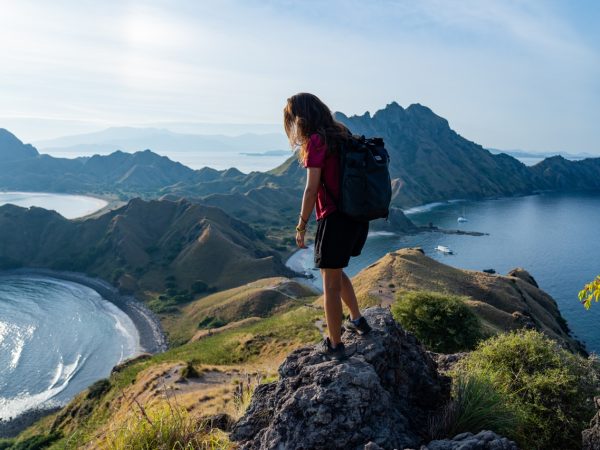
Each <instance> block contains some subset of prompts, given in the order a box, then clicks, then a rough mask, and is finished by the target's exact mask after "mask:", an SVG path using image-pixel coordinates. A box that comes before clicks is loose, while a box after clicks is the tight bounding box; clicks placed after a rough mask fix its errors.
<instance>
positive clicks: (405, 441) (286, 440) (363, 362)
mask: <svg viewBox="0 0 600 450" xmlns="http://www.w3.org/2000/svg"><path fill="white" fill-rule="evenodd" d="M364 316H365V317H366V318H367V320H368V321H369V323H370V324H371V325H372V327H373V330H372V331H371V333H370V334H369V335H367V336H358V335H354V334H350V333H347V334H345V335H344V342H345V344H346V348H347V353H348V355H349V358H348V359H347V360H345V361H342V362H339V361H335V360H328V359H327V358H326V357H324V356H323V355H321V354H320V353H319V352H318V351H317V350H316V348H315V347H314V346H310V347H303V348H300V349H298V350H295V351H294V352H292V353H291V354H290V355H289V356H288V357H287V358H286V360H285V361H284V362H283V364H282V365H281V366H280V368H279V374H280V379H279V381H277V382H273V383H269V384H263V385H260V386H258V387H257V389H256V391H255V393H254V396H253V398H252V402H251V404H250V407H249V409H248V411H247V412H246V414H245V415H244V416H243V417H242V418H241V419H240V420H239V421H238V422H237V424H236V425H235V426H234V428H233V432H232V434H231V439H232V440H234V441H237V442H239V443H240V448H242V449H246V450H257V449H315V450H316V449H327V450H332V449H363V448H364V446H365V445H366V444H367V443H369V442H372V443H374V444H377V445H378V446H380V447H382V448H385V449H394V448H398V449H404V448H408V447H417V448H418V446H419V445H420V444H421V443H423V442H426V432H427V422H428V418H429V417H430V415H432V414H434V413H435V412H436V411H437V410H438V408H440V407H441V406H442V405H443V404H444V403H446V402H447V401H448V399H449V379H448V378H446V377H445V376H442V375H439V374H438V372H437V370H436V364H435V362H434V361H433V360H432V359H431V357H430V356H429V355H428V354H427V353H426V351H425V350H424V349H423V347H422V346H421V345H420V344H419V342H418V341H417V339H416V338H415V337H414V336H413V335H412V334H410V333H407V332H405V331H404V330H403V329H402V328H401V327H400V326H399V325H398V324H397V323H396V322H395V321H394V320H393V318H392V315H391V313H390V312H389V310H388V309H386V308H380V307H375V308H369V309H367V310H366V311H365V312H364Z"/></svg>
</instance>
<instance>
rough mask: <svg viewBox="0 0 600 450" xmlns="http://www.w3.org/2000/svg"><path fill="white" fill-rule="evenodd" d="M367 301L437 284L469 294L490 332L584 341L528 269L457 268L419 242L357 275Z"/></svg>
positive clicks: (439, 288) (576, 344)
mask: <svg viewBox="0 0 600 450" xmlns="http://www.w3.org/2000/svg"><path fill="white" fill-rule="evenodd" d="M353 284H354V287H355V290H356V295H357V297H358V298H359V301H360V303H361V304H362V305H363V306H366V305H374V304H377V305H379V304H382V305H390V304H391V303H392V302H394V301H395V299H396V297H397V295H398V293H400V292H401V291H414V290H433V291H438V292H443V293H449V294H455V295H464V296H467V297H469V298H470V300H469V301H468V302H467V303H468V306H469V307H470V308H471V309H472V311H473V312H474V313H475V315H476V316H477V317H478V318H479V319H480V321H481V323H482V325H483V326H484V329H485V330H486V332H487V333H488V334H496V333H500V332H504V331H510V330H515V329H519V328H523V327H526V328H535V329H537V330H540V331H543V332H544V333H546V334H547V335H548V336H550V337H552V338H554V339H556V340H558V341H562V342H564V343H565V344H566V345H567V346H568V347H569V348H570V349H572V350H574V351H580V350H582V349H583V346H582V345H581V344H580V343H579V342H577V341H576V340H574V339H573V338H572V337H571V336H570V332H569V328H568V326H567V324H566V321H565V320H564V318H563V317H562V316H561V314H560V311H559V309H558V306H557V304H556V301H555V300H554V299H553V298H552V297H551V296H550V295H548V294H547V293H546V292H544V291H542V290H541V289H540V288H539V287H538V286H537V283H536V282H535V280H534V279H533V277H531V275H529V274H528V273H527V272H526V271H524V270H522V269H515V270H513V271H511V272H510V273H509V274H508V275H497V274H488V273H485V272H478V271H474V270H463V269H457V268H454V267H451V266H448V265H446V264H442V263H440V262H438V261H436V260H434V259H432V258H430V257H428V256H426V255H425V254H424V252H423V251H422V250H421V249H419V248H405V249H401V250H397V251H395V252H391V253H388V254H387V255H385V256H384V257H383V258H381V259H380V260H378V261H377V262H375V263H373V264H371V265H370V266H369V267H367V268H365V269H363V270H362V271H361V272H360V273H358V274H357V275H356V276H355V277H354V279H353Z"/></svg>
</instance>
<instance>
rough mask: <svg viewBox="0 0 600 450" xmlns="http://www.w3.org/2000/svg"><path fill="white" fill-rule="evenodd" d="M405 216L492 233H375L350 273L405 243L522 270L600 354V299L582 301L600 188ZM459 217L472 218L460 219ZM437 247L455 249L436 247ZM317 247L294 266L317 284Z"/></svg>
mask: <svg viewBox="0 0 600 450" xmlns="http://www.w3.org/2000/svg"><path fill="white" fill-rule="evenodd" d="M407 214H408V216H409V217H410V218H411V220H413V221H414V222H415V223H416V224H418V225H424V226H426V225H428V224H429V223H430V222H431V223H433V224H434V225H436V226H438V227H440V228H445V229H462V230H469V231H480V232H484V233H489V235H486V236H470V235H456V234H442V233H437V232H424V233H419V234H417V235H411V236H406V235H396V234H391V233H385V232H384V233H381V232H380V233H377V232H375V233H371V234H370V235H369V238H368V240H367V243H366V244H365V248H364V249H363V252H362V254H361V255H360V256H359V257H356V258H353V259H352V260H351V262H350V265H349V266H348V268H347V269H346V272H347V273H348V274H349V275H355V274H356V273H358V272H359V271H360V270H361V269H362V268H364V267H366V266H368V265H369V264H371V263H373V262H375V261H376V260H378V259H379V258H381V257H382V256H384V255H385V254H386V253H388V252H391V251H394V250H397V249H399V248H406V247H421V248H423V250H424V251H425V253H426V254H427V255H428V256H430V257H432V258H433V259H435V260H438V261H441V262H443V263H445V264H448V265H451V266H453V267H458V268H461V269H470V270H483V269H494V270H495V271H496V272H497V273H500V274H506V273H507V272H508V271H509V270H511V269H513V268H516V267H522V268H524V269H526V270H527V271H529V273H530V274H531V275H532V276H533V277H534V278H535V280H536V281H537V283H538V284H539V286H540V288H541V289H543V290H544V291H546V292H548V293H549V294H550V295H551V296H552V297H554V299H555V300H556V301H557V303H558V306H559V309H560V311H561V313H562V315H563V316H564V317H565V319H566V320H567V322H568V324H569V326H570V328H571V330H572V331H573V334H574V336H575V337H577V338H579V339H581V340H582V341H584V342H585V343H586V345H587V347H588V349H589V350H590V351H594V352H600V328H599V327H598V326H597V324H598V323H599V320H600V304H593V305H592V308H591V309H590V310H589V311H586V310H585V309H584V308H583V306H582V305H581V304H580V303H579V300H578V298H577V294H578V292H579V290H580V289H582V287H583V286H584V284H585V283H588V282H589V281H591V280H593V279H594V277H595V276H596V275H599V274H600V234H599V230H600V192H571V193H542V194H538V195H529V196H524V197H511V198H501V199H495V200H485V201H452V202H441V203H437V204H434V205H426V206H425V207H419V208H414V209H412V210H408V211H407ZM461 215H465V216H466V218H467V219H468V222H464V223H458V222H457V219H458V217H459V216H461ZM438 245H444V246H447V247H449V248H450V249H451V250H452V251H453V252H454V254H452V255H446V254H443V253H440V252H438V251H436V250H435V248H436V247H437V246H438ZM312 252H313V249H312V248H309V249H307V250H301V251H299V252H296V253H295V254H294V255H293V256H292V257H291V258H290V260H288V265H289V266H290V267H292V268H294V269H296V270H303V271H307V272H309V273H311V274H313V275H314V276H315V278H314V279H313V280H312V282H313V283H314V284H315V286H317V287H320V286H321V279H320V276H319V272H318V271H314V270H311V268H312V265H313V264H312Z"/></svg>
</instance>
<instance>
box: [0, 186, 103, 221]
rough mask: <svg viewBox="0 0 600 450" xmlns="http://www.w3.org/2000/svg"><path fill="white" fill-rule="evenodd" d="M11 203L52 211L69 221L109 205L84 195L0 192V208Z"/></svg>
mask: <svg viewBox="0 0 600 450" xmlns="http://www.w3.org/2000/svg"><path fill="white" fill-rule="evenodd" d="M6 203H11V204H13V205H17V206H22V207H24V208H29V207H31V206H38V207H40V208H45V209H52V210H54V211H56V212H58V213H59V214H61V215H62V216H64V217H66V218H67V219H75V218H78V217H83V216H86V215H88V214H91V213H93V212H95V211H97V210H99V209H101V208H103V207H104V206H106V205H107V204H108V203H107V202H106V201H104V200H102V199H99V198H94V197H86V196H84V195H67V194H51V193H45V192H0V206H2V205H4V204H6Z"/></svg>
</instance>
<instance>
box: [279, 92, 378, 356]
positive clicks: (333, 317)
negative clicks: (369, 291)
mask: <svg viewBox="0 0 600 450" xmlns="http://www.w3.org/2000/svg"><path fill="white" fill-rule="evenodd" d="M283 123H284V127H285V132H286V134H287V136H288V139H289V140H290V145H291V146H292V148H294V149H296V148H298V159H299V160H300V163H301V164H302V165H303V166H304V167H305V168H306V169H307V177H306V188H305V189H304V195H303V197H302V207H301V210H300V214H299V217H298V225H297V226H296V244H297V245H298V247H300V248H306V246H305V244H304V237H305V234H306V226H307V224H308V221H309V219H310V216H311V215H312V212H313V209H314V208H315V205H316V216H317V230H316V235H315V256H314V261H315V266H316V267H318V268H320V269H321V277H322V279H323V295H324V306H325V319H326V320H327V331H328V335H329V336H328V337H327V338H325V339H324V340H323V342H322V343H321V344H320V346H319V349H320V351H321V352H322V353H324V354H326V355H328V356H330V357H333V358H335V359H339V360H341V359H345V358H346V353H345V348H344V344H343V343H342V339H341V334H342V319H343V311H342V301H343V302H344V303H345V304H346V306H347V307H348V309H349V310H350V317H349V318H348V320H346V321H345V322H344V328H345V329H347V330H349V331H354V332H357V333H360V334H366V333H368V332H369V331H370V329H371V327H370V326H369V324H368V323H367V321H366V319H365V318H364V317H363V316H362V315H361V313H360V310H359V308H358V302H357V301H356V295H355V293H354V288H353V287H352V282H351V281H350V278H348V276H347V275H346V274H345V273H344V271H343V269H344V267H347V266H348V261H349V260H350V257H351V256H358V255H359V254H360V252H361V250H362V248H363V245H364V244H365V241H366V239H367V233H368V231H369V223H368V222H358V221H355V220H353V219H351V218H350V217H348V216H346V215H344V214H342V213H341V212H339V211H338V209H337V207H336V201H337V199H338V198H339V190H340V186H339V156H338V155H339V151H340V148H341V146H342V145H343V143H344V141H345V140H346V139H348V138H349V137H350V136H351V134H350V131H349V130H348V129H347V128H346V127H345V126H344V125H342V124H341V123H339V122H337V121H335V120H334V118H333V116H332V114H331V111H330V110H329V108H328V107H327V106H326V105H325V104H324V103H323V102H322V101H321V100H319V98H317V97H316V96H315V95H312V94H306V93H301V94H296V95H294V96H293V97H290V98H289V99H288V100H287V104H286V106H285V108H284V110H283Z"/></svg>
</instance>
